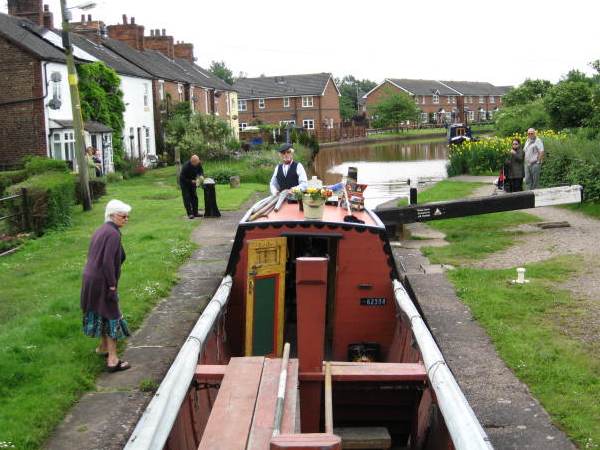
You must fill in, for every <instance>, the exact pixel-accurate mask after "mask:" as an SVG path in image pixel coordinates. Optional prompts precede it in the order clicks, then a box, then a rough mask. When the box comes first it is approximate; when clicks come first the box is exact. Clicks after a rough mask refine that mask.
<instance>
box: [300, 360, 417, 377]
mask: <svg viewBox="0 0 600 450" xmlns="http://www.w3.org/2000/svg"><path fill="white" fill-rule="evenodd" d="M323 374H324V372H323V373H318V372H306V373H305V372H301V373H300V379H302V380H321V379H323V376H324V375H323ZM331 377H332V379H333V381H426V380H427V372H426V370H425V366H424V365H423V364H422V363H353V362H337V361H336V362H332V363H331Z"/></svg>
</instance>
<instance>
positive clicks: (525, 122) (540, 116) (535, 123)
mask: <svg viewBox="0 0 600 450" xmlns="http://www.w3.org/2000/svg"><path fill="white" fill-rule="evenodd" d="M531 127H533V128H535V129H538V130H543V129H547V128H549V127H550V115H549V114H548V112H547V111H546V109H545V108H544V104H543V102H542V100H538V101H535V102H531V103H527V104H525V105H517V106H510V107H505V108H502V109H501V110H500V111H499V112H498V114H496V130H497V131H498V134H499V135H500V136H512V135H514V134H518V133H524V132H525V130H527V129H528V128H531Z"/></svg>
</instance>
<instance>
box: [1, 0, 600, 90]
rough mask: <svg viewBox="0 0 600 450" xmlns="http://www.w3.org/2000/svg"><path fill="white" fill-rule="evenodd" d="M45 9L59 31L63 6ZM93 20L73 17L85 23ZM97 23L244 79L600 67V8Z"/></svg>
mask: <svg viewBox="0 0 600 450" xmlns="http://www.w3.org/2000/svg"><path fill="white" fill-rule="evenodd" d="M83 1H84V0H81V1H77V0H69V1H68V5H69V6H73V5H78V4H82V3H83ZM45 3H47V4H48V5H49V6H50V10H51V11H52V12H53V13H54V17H55V24H56V25H57V24H58V23H59V20H58V18H59V17H60V1H59V0H47V1H46V2H45ZM165 5H168V7H166V6H165ZM0 11H2V12H6V11H7V6H6V0H0ZM81 14H82V12H80V11H78V10H73V20H75V21H79V20H80V17H81ZM85 14H92V18H93V19H94V20H98V19H99V20H103V21H104V22H105V23H106V24H107V25H110V24H115V23H120V22H121V21H122V15H123V14H126V15H127V17H128V18H129V17H132V16H133V17H135V21H136V23H137V24H140V25H144V26H145V27H146V34H149V31H150V30H151V29H156V28H159V29H162V28H165V29H166V32H167V35H171V36H173V37H174V39H175V41H185V42H190V43H192V44H194V53H195V56H196V57H197V63H198V64H199V65H201V66H203V67H206V68H208V66H210V63H211V61H213V60H216V61H224V62H225V64H226V65H227V67H229V68H230V69H231V70H232V71H233V73H234V75H235V76H237V75H238V74H239V73H240V72H242V73H244V74H246V76H249V77H256V76H260V75H262V74H264V75H267V76H274V75H290V74H300V73H316V72H330V73H332V74H333V75H334V76H335V77H343V76H344V75H349V74H351V75H354V76H355V77H356V78H359V79H365V78H366V79H370V80H372V81H375V82H381V81H383V80H384V79H385V78H420V79H438V80H455V81H459V80H468V81H487V82H490V83H493V84H495V85H498V86H504V85H518V84H520V83H522V82H523V81H524V80H525V79H527V78H531V79H536V78H541V79H547V80H550V81H552V82H557V81H559V80H560V78H561V76H564V75H565V74H566V73H567V72H568V71H569V70H571V69H578V70H581V71H583V72H586V73H588V74H591V73H592V69H591V68H590V67H589V65H588V63H589V62H590V61H593V60H596V59H599V58H600V45H599V44H600V26H598V24H597V18H598V17H600V2H598V1H596V0H594V1H589V0H586V1H584V0H570V1H568V2H567V1H554V0H547V1H538V0H520V1H517V0H504V1H502V2H500V1H496V2H492V1H489V0H478V1H475V0H454V1H450V0H446V1H439V0H421V1H418V0H417V1H401V0H387V1H386V0H368V1H361V2H358V1H355V0H345V1H342V0H303V1H301V2H297V3H292V2H290V1H285V0H283V1H282V0H279V1H276V0H254V1H248V0H213V1H210V2H206V1H201V0H200V1H190V0H169V1H166V2H159V1H156V0H97V6H96V8H95V9H93V10H91V11H85ZM57 26H58V25H57Z"/></svg>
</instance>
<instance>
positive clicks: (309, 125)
mask: <svg viewBox="0 0 600 450" xmlns="http://www.w3.org/2000/svg"><path fill="white" fill-rule="evenodd" d="M310 98H311V99H312V97H310ZM303 99H304V98H303ZM303 102H304V101H303ZM302 128H306V129H307V130H314V129H315V121H314V120H313V119H304V120H303V121H302Z"/></svg>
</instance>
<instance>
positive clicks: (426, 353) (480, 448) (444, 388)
mask: <svg viewBox="0 0 600 450" xmlns="http://www.w3.org/2000/svg"><path fill="white" fill-rule="evenodd" d="M393 285H394V296H395V297H396V304H397V305H398V307H399V308H400V310H401V311H402V312H403V314H405V315H406V317H407V318H408V321H409V322H410V326H411V328H412V333H413V335H414V337H415V339H416V341H417V343H418V344H419V349H420V350H421V355H422V356H423V363H424V364H425V368H426V369H427V375H428V378H429V381H430V383H431V386H432V387H433V390H434V391H435V396H436V399H437V403H438V405H439V407H440V410H441V412H442V415H443V416H444V421H445V423H446V428H447V429H448V432H449V433H450V438H451V439H452V443H453V444H454V447H455V448H456V450H490V449H493V447H492V444H491V443H490V439H489V437H488V436H487V434H486V432H485V431H484V429H483V427H482V426H481V424H480V423H479V420H477V417H476V416H475V413H474V412H473V410H472V409H471V406H470V405H469V403H468V402H467V399H466V398H465V396H464V394H463V393H462V391H461V390H460V387H459V386H458V383H457V382H456V380H455V379H454V376H453V375H452V372H451V371H450V369H449V368H448V366H447V365H446V361H445V360H444V357H443V356H442V353H441V352H440V350H439V348H438V346H437V344H436V343H435V341H434V340H433V336H432V335H431V333H430V332H429V329H428V328H427V325H425V322H424V321H423V318H422V317H421V315H420V314H419V312H418V311H417V308H415V305H414V304H413V302H412V300H411V298H410V296H409V295H408V293H407V292H406V289H404V286H403V285H402V283H400V282H399V281H398V280H394V281H393Z"/></svg>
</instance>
